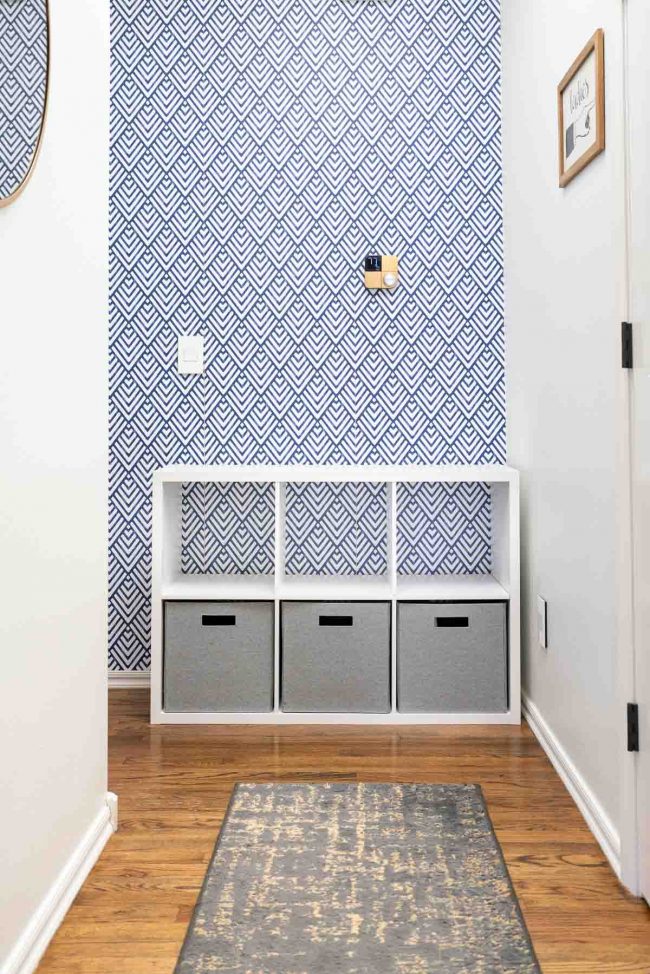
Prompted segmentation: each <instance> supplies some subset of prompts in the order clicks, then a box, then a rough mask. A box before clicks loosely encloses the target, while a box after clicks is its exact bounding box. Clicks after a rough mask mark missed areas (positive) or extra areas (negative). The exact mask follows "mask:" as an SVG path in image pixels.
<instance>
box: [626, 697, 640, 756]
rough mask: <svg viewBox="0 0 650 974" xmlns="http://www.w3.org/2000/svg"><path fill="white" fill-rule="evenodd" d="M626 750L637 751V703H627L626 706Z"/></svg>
mask: <svg viewBox="0 0 650 974" xmlns="http://www.w3.org/2000/svg"><path fill="white" fill-rule="evenodd" d="M627 749H628V751H638V750H639V705H638V703H628V705H627Z"/></svg>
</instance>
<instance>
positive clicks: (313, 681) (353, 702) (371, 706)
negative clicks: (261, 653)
mask: <svg viewBox="0 0 650 974" xmlns="http://www.w3.org/2000/svg"><path fill="white" fill-rule="evenodd" d="M390 612H391V607H390V603H389V602H283V603H282V709H283V710H284V711H286V712H288V713H367V714H372V713H380V714H385V713H388V712H389V711H390ZM341 623H342V624H341Z"/></svg>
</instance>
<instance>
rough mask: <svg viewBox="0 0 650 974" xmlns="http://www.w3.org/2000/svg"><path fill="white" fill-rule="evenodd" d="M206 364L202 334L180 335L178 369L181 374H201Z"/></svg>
mask: <svg viewBox="0 0 650 974" xmlns="http://www.w3.org/2000/svg"><path fill="white" fill-rule="evenodd" d="M204 369H205V366H204V342H203V337H202V336H201V335H179V337H178V371H179V373H180V374H181V375H200V374H201V373H202V372H203V371H204Z"/></svg>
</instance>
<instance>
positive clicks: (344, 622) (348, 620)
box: [318, 616, 354, 626]
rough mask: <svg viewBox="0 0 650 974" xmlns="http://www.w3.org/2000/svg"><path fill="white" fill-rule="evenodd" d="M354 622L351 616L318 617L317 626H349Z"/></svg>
mask: <svg viewBox="0 0 650 974" xmlns="http://www.w3.org/2000/svg"><path fill="white" fill-rule="evenodd" d="M353 623H354V620H353V618H352V616H319V617H318V625H319V626H351V625H353Z"/></svg>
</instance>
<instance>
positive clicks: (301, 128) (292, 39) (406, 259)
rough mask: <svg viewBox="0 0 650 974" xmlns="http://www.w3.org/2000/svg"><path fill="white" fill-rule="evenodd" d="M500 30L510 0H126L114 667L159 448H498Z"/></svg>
mask: <svg viewBox="0 0 650 974" xmlns="http://www.w3.org/2000/svg"><path fill="white" fill-rule="evenodd" d="M499 45H500V28H499V3H498V0H453V2H440V0H384V2H382V3H368V2H366V0H346V2H343V0H263V2H262V0H259V2H257V0H237V2H235V0H164V2H163V0H151V2H143V0H112V99H111V108H112V131H111V200H110V207H111V240H110V247H111V293H110V305H111V310H110V313H111V344H110V358H111V431H110V436H111V474H110V478H111V479H110V666H111V668H113V669H144V668H146V667H147V666H148V663H149V646H148V642H149V606H148V599H149V587H150V572H151V554H150V523H151V502H150V487H151V474H152V471H153V470H154V469H155V468H156V467H158V466H160V465H163V464H167V463H174V462H180V463H259V464H263V463H271V462H279V463H293V462H296V463H298V462H300V463H351V464H352V463H367V462H377V463H403V462H412V463H452V464H453V463H463V462H471V463H490V462H496V463H499V462H503V461H504V459H505V418H504V370H503V311H502V304H503V301H502V218H501V148H500V114H499V113H500V51H499ZM373 249H374V250H376V251H378V252H380V253H394V254H399V256H400V270H401V283H400V285H399V287H398V288H397V289H396V290H395V292H393V293H387V292H383V293H373V292H368V291H366V290H365V289H364V287H363V284H362V263H363V258H364V256H365V254H366V253H367V252H368V251H370V250H373ZM180 334H200V335H203V336H204V338H205V343H206V371H205V373H204V374H203V375H200V376H181V375H178V373H177V371H176V343H177V338H178V336H179V335H180Z"/></svg>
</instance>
